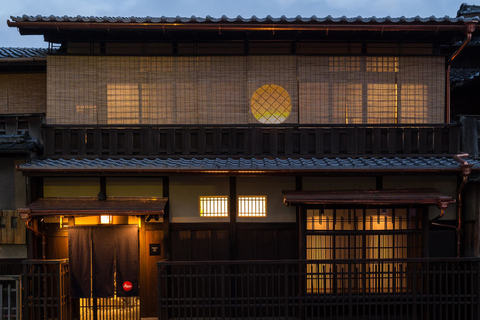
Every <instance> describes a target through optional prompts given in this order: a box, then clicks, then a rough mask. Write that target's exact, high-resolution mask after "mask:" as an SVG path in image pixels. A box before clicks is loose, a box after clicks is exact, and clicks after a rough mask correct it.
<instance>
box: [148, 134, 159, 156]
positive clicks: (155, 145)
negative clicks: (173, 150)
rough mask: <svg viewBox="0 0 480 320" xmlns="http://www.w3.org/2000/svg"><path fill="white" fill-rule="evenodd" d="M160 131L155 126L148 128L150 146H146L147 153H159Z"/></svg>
mask: <svg viewBox="0 0 480 320" xmlns="http://www.w3.org/2000/svg"><path fill="white" fill-rule="evenodd" d="M159 133H160V131H159V128H157V127H153V128H152V127H150V128H149V135H150V147H149V148H148V149H149V150H148V154H149V155H159V154H160V138H159V137H160V135H159Z"/></svg>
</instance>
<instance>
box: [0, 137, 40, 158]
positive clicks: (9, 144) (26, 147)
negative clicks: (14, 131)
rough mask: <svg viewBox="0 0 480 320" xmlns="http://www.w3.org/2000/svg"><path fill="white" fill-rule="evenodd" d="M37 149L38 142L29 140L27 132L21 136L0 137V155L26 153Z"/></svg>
mask: <svg viewBox="0 0 480 320" xmlns="http://www.w3.org/2000/svg"><path fill="white" fill-rule="evenodd" d="M38 148H39V143H38V141H37V140H35V139H32V138H30V135H29V134H28V133H27V132H25V133H23V134H21V135H0V154H7V153H28V152H29V151H30V150H33V149H38Z"/></svg>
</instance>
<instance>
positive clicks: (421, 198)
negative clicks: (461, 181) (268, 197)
mask: <svg viewBox="0 0 480 320" xmlns="http://www.w3.org/2000/svg"><path fill="white" fill-rule="evenodd" d="M283 202H284V203H285V204H286V205H299V204H320V205H322V204H323V205H327V204H343V205H350V204H359V205H360V204H361V205H437V206H439V207H440V208H446V207H448V205H449V204H451V203H455V199H453V198H452V197H450V196H447V195H445V194H443V193H441V192H438V191H437V190H435V189H393V190H360V191H283Z"/></svg>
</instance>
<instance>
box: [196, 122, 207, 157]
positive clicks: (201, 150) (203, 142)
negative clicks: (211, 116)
mask: <svg viewBox="0 0 480 320" xmlns="http://www.w3.org/2000/svg"><path fill="white" fill-rule="evenodd" d="M206 148H207V130H206V129H205V128H204V127H200V128H198V146H197V153H198V154H199V155H205V153H206Z"/></svg>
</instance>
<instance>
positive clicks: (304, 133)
mask: <svg viewBox="0 0 480 320" xmlns="http://www.w3.org/2000/svg"><path fill="white" fill-rule="evenodd" d="M300 154H301V155H307V154H308V129H307V128H301V129H300Z"/></svg>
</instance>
